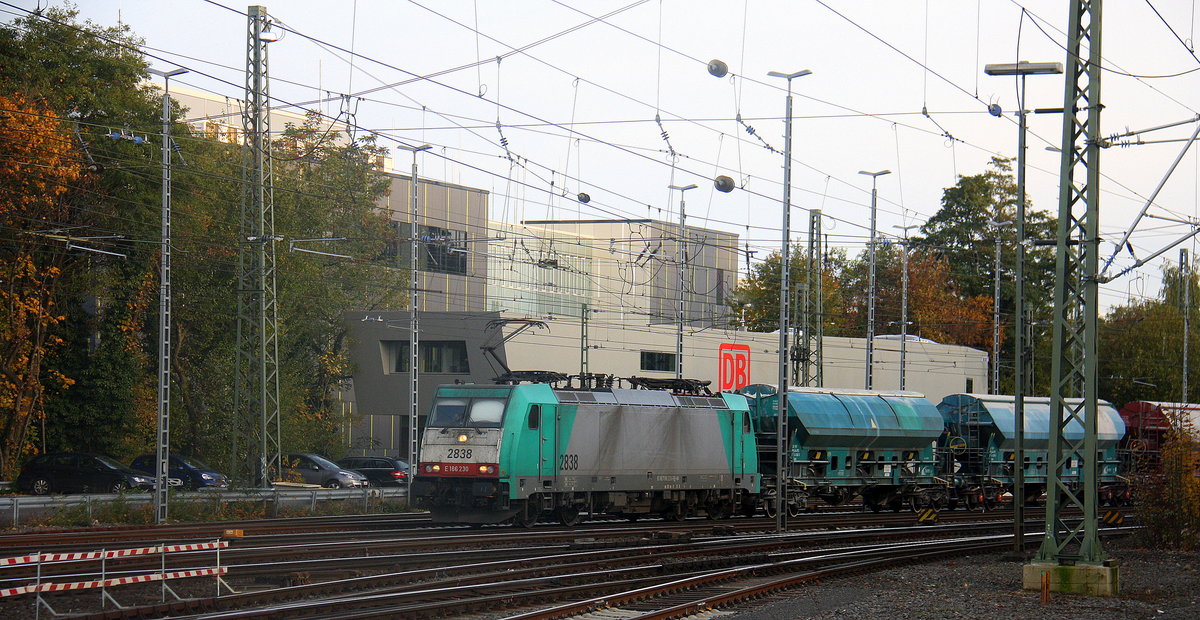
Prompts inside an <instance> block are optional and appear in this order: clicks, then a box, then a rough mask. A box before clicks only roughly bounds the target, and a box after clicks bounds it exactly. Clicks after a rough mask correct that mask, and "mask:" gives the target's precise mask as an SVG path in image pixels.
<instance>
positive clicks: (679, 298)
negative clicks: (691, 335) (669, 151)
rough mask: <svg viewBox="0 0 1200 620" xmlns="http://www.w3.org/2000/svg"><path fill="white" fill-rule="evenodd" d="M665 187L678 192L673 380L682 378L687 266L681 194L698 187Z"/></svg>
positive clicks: (685, 229)
mask: <svg viewBox="0 0 1200 620" xmlns="http://www.w3.org/2000/svg"><path fill="white" fill-rule="evenodd" d="M667 187H668V189H677V190H679V236H678V238H677V239H676V241H675V248H676V254H677V255H676V256H675V261H676V262H677V263H679V291H678V292H677V293H676V302H677V304H678V313H677V316H676V317H675V318H676V326H675V327H676V329H675V378H676V379H682V378H683V321H684V311H683V289H684V285H685V281H686V278H687V274H686V273H685V271H686V265H687V245H686V244H687V242H686V241H685V240H686V239H687V228H686V224H687V215H686V212H685V211H684V207H685V203H684V200H683V194H684V192H686V191H688V190H689V189H696V188H697V187H698V185H696V184H695V183H692V184H691V185H669V186H667Z"/></svg>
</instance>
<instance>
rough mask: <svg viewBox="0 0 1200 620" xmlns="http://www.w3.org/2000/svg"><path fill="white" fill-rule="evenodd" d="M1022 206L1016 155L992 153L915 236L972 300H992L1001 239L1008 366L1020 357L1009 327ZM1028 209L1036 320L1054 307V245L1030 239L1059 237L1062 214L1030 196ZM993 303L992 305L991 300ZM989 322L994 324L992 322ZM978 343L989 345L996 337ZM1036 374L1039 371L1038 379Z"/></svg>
mask: <svg viewBox="0 0 1200 620" xmlns="http://www.w3.org/2000/svg"><path fill="white" fill-rule="evenodd" d="M1016 207H1017V184H1016V180H1015V179H1014V178H1013V174H1012V166H1011V165H1010V160H1007V159H1002V158H999V157H994V158H992V160H991V162H989V164H988V167H987V169H986V170H985V171H983V172H981V173H979V174H974V175H966V176H960V177H959V178H958V181H957V182H956V183H955V184H954V186H952V187H948V188H946V189H945V190H944V191H943V192H942V201H941V208H940V209H939V210H938V211H937V212H936V213H935V214H934V215H933V216H932V217H930V218H929V220H928V221H927V222H925V224H924V225H923V226H921V231H920V232H921V234H920V235H918V236H914V237H913V238H912V239H911V240H910V241H911V243H912V247H913V249H914V250H915V251H919V252H925V253H933V254H935V255H937V256H939V257H941V258H942V259H944V260H945V262H946V264H947V265H948V266H949V268H950V272H949V275H950V278H951V281H952V282H954V284H955V286H956V287H957V291H958V294H960V295H962V296H963V297H964V298H966V299H978V298H984V297H986V298H988V299H989V300H991V299H992V298H993V296H994V292H993V290H994V289H993V286H994V282H995V278H996V266H995V265H996V263H995V260H996V240H997V238H999V240H1000V252H1001V255H1000V274H999V275H1000V308H1001V338H1002V349H1001V357H1002V362H1001V363H1002V366H1005V365H1008V366H1011V360H1012V359H1013V355H1014V354H1013V350H1012V343H1013V339H1012V337H1013V334H1012V330H1011V329H1005V326H1006V325H1012V324H1013V319H1014V317H1013V315H1012V309H1013V307H1014V306H1013V304H1014V299H1015V295H1016V284H1015V282H1016V276H1015V267H1016V250H1015V248H1016V238H1017V232H1016V225H1015V221H1016ZM1025 207H1026V208H1025V238H1026V241H1027V245H1026V250H1025V268H1024V281H1025V288H1024V291H1025V296H1024V301H1025V309H1026V312H1027V313H1028V316H1027V317H1026V318H1027V319H1028V320H1029V321H1032V322H1034V323H1037V322H1043V321H1048V320H1050V318H1051V315H1052V311H1053V308H1052V303H1053V298H1052V294H1053V292H1054V249H1053V248H1052V247H1047V246H1035V245H1032V244H1031V243H1028V242H1031V241H1036V240H1043V241H1052V240H1054V239H1056V238H1057V237H1056V235H1057V230H1056V226H1057V225H1056V218H1054V217H1053V216H1051V215H1050V214H1048V213H1046V212H1045V211H1039V210H1036V209H1034V208H1033V204H1032V202H1030V201H1029V198H1028V196H1026V205H1025ZM997 222H998V223H1000V225H997V224H996V223H997ZM988 305H989V308H990V306H991V302H989V304H988ZM989 312H990V310H989ZM988 323H989V325H990V323H991V321H990V319H989V321H988ZM980 346H981V347H982V348H986V349H990V348H991V343H990V337H989V340H988V342H986V343H983V344H981V345H980ZM1034 346H1035V347H1041V346H1043V343H1041V342H1035V343H1034ZM1036 357H1037V356H1036V355H1035V358H1036ZM1042 357H1043V358H1044V359H1048V358H1046V357H1045V356H1044V355H1043V356H1042ZM1037 377H1038V375H1035V380H1036V378H1037ZM1001 380H1002V382H1004V383H1005V384H1007V385H1011V382H1012V374H1011V373H1004V374H1002V376H1001ZM1001 389H1008V388H1001Z"/></svg>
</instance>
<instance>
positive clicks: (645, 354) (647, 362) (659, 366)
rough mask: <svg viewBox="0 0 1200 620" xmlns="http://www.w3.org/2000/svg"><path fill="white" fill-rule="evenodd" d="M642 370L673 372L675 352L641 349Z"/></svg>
mask: <svg viewBox="0 0 1200 620" xmlns="http://www.w3.org/2000/svg"><path fill="white" fill-rule="evenodd" d="M642 370H657V371H662V372H674V370H675V354H674V353H662V352H659V351H642Z"/></svg>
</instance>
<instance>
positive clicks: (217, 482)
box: [129, 454, 229, 491]
mask: <svg viewBox="0 0 1200 620" xmlns="http://www.w3.org/2000/svg"><path fill="white" fill-rule="evenodd" d="M157 460H158V455H157V454H143V455H141V456H139V457H137V458H136V459H133V462H132V463H130V464H129V465H130V467H133V468H134V469H136V470H138V471H144V472H148V473H149V474H150V475H151V476H153V475H154V474H155V471H154V470H155V462H156V461H157ZM169 464H170V465H169V467H168V472H167V477H169V478H175V479H178V480H179V483H180V484H181V485H182V486H183V487H184V488H186V489H189V490H192V491H195V490H196V489H204V488H214V489H224V488H226V487H228V486H229V479H228V478H226V477H225V475H224V474H221V473H218V472H217V470H215V469H213V468H212V466H211V465H209V464H207V463H205V462H204V461H201V460H200V459H198V458H196V457H194V456H185V455H182V454H179V455H176V454H172V455H171V458H170V461H169Z"/></svg>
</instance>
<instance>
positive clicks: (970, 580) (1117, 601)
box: [724, 540, 1200, 620]
mask: <svg viewBox="0 0 1200 620" xmlns="http://www.w3.org/2000/svg"><path fill="white" fill-rule="evenodd" d="M1105 549H1106V551H1107V553H1108V554H1109V556H1110V557H1112V558H1115V559H1117V560H1118V561H1119V562H1120V565H1121V569H1120V570H1121V573H1120V583H1121V588H1120V590H1121V591H1120V595H1119V596H1117V597H1115V598H1104V597H1092V596H1075V595H1065V594H1062V595H1060V594H1052V595H1051V599H1050V602H1049V603H1048V604H1045V605H1043V604H1042V603H1041V595H1040V593H1038V592H1033V591H1025V590H1023V589H1021V563H1020V562H1017V561H1015V560H1005V559H1004V558H1003V557H1002V556H1001V555H980V556H971V557H965V558H961V559H957V560H952V561H947V560H942V561H939V562H934V563H929V564H920V565H913V566H902V567H897V568H895V569H892V570H888V571H881V572H874V573H869V574H863V575H857V576H854V577H849V578H846V579H834V580H829V581H826V582H822V583H817V584H812V585H809V586H803V587H799V588H796V589H794V590H790V591H788V592H787V593H784V594H780V595H777V596H774V597H771V598H770V599H766V600H765V601H764V604H762V605H759V606H756V607H755V608H752V609H747V608H742V609H741V610H738V611H736V613H734V614H731V615H729V616H724V618H736V619H737V620H784V619H790V618H818V619H822V620H833V619H835V618H836V619H838V620H844V619H845V618H888V619H890V620H896V619H905V618H978V619H981V620H992V619H995V620H1013V619H1014V618H1048V619H1076V618H1078V619H1093V618H1095V619H1099V618H1106V619H1107V618H1164V619H1167V618H1170V619H1176V618H1200V553H1198V552H1162V551H1149V550H1146V549H1140V548H1138V547H1137V546H1136V543H1135V542H1133V541H1130V540H1120V541H1110V542H1109V543H1107V545H1106V547H1105ZM730 611H734V610H732V609H731V610H730Z"/></svg>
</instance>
